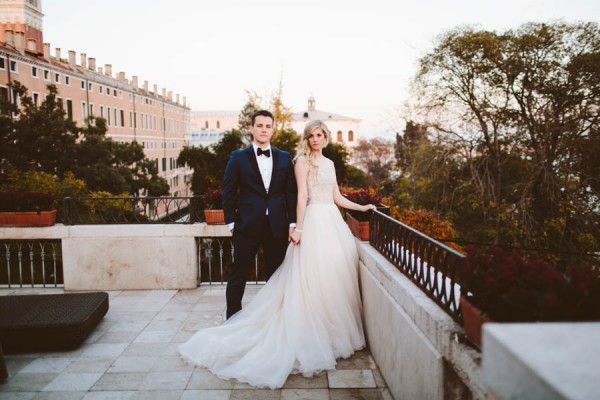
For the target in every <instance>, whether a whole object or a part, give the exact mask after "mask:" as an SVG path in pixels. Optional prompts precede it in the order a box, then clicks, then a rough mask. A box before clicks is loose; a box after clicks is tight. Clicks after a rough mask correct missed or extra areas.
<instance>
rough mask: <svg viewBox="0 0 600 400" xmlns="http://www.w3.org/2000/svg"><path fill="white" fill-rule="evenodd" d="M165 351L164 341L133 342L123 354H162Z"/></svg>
mask: <svg viewBox="0 0 600 400" xmlns="http://www.w3.org/2000/svg"><path fill="white" fill-rule="evenodd" d="M164 352H165V344H164V343H132V344H130V345H129V346H127V348H126V349H125V350H124V351H123V353H122V354H121V355H123V356H161V355H163V353H164Z"/></svg>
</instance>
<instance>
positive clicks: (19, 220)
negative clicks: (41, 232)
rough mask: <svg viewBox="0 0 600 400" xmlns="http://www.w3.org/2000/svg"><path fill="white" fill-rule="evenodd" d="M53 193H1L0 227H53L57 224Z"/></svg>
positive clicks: (4, 191)
mask: <svg viewBox="0 0 600 400" xmlns="http://www.w3.org/2000/svg"><path fill="white" fill-rule="evenodd" d="M55 203H56V199H55V197H54V195H53V194H51V193H42V192H15V191H8V190H3V191H0V225H2V226H51V225H54V223H55V222H56V204H55Z"/></svg>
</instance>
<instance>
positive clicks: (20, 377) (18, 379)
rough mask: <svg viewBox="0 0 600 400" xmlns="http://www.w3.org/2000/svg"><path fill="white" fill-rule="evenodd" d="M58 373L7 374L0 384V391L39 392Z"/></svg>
mask: <svg viewBox="0 0 600 400" xmlns="http://www.w3.org/2000/svg"><path fill="white" fill-rule="evenodd" d="M57 376H58V374H55V373H45V374H22V373H19V374H17V375H14V376H9V377H8V379H7V380H6V381H5V382H3V383H1V384H0V392H39V391H41V390H42V388H44V387H45V386H46V385H48V384H49V383H50V382H52V380H53V379H54V378H56V377H57Z"/></svg>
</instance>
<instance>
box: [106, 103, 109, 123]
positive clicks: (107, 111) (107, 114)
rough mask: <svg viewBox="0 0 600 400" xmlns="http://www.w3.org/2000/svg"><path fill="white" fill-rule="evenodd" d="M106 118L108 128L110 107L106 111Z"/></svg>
mask: <svg viewBox="0 0 600 400" xmlns="http://www.w3.org/2000/svg"><path fill="white" fill-rule="evenodd" d="M106 116H107V117H108V126H110V107H108V108H107V109H106Z"/></svg>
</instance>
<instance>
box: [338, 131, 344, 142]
mask: <svg viewBox="0 0 600 400" xmlns="http://www.w3.org/2000/svg"><path fill="white" fill-rule="evenodd" d="M342 140H344V138H343V136H342V131H337V141H338V142H341V141H342Z"/></svg>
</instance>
